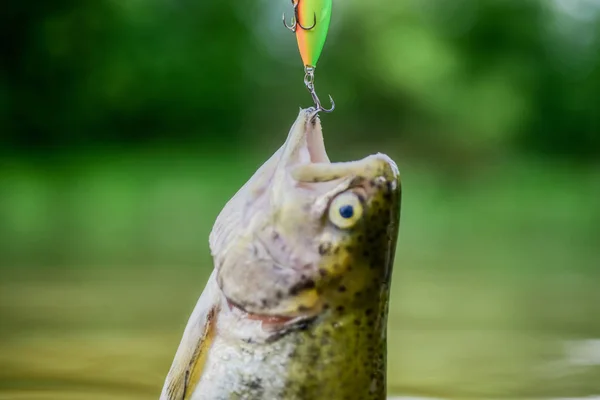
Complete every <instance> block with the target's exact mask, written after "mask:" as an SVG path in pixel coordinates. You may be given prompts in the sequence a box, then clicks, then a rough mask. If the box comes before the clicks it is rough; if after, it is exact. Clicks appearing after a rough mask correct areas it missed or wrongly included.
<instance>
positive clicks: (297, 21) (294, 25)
mask: <svg viewBox="0 0 600 400" xmlns="http://www.w3.org/2000/svg"><path fill="white" fill-rule="evenodd" d="M292 4H293V5H294V16H293V17H292V23H291V24H290V25H288V24H287V22H286V20H285V13H283V25H284V26H285V27H286V28H288V29H289V30H290V31H292V32H296V29H297V28H298V27H300V28H302V29H303V30H305V31H310V30H311V29H313V28H314V27H315V26H317V13H316V12H315V13H313V24H312V25H311V26H304V25H302V23H300V15H299V11H298V6H299V5H300V0H298V1H295V2H294V1H293V0H292Z"/></svg>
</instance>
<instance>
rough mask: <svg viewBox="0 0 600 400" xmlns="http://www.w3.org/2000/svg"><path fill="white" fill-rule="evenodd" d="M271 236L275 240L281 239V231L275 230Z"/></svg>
mask: <svg viewBox="0 0 600 400" xmlns="http://www.w3.org/2000/svg"><path fill="white" fill-rule="evenodd" d="M271 237H272V238H273V240H277V239H279V233H278V232H275V231H274V232H273V233H272V234H271Z"/></svg>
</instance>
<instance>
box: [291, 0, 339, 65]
mask: <svg viewBox="0 0 600 400" xmlns="http://www.w3.org/2000/svg"><path fill="white" fill-rule="evenodd" d="M295 4H297V7H298V10H297V11H298V21H299V24H300V26H298V27H297V28H296V40H297V41H298V49H299V50H300V56H301V57H302V62H303V63H304V66H308V67H316V66H317V62H318V61H319V57H320V56H321V52H322V51H323V47H324V46H325V41H326V39H327V33H328V32H329V24H330V22H331V10H332V8H333V1H332V0H296V2H295ZM312 25H314V26H312ZM302 26H304V27H311V26H312V28H310V29H303V28H302Z"/></svg>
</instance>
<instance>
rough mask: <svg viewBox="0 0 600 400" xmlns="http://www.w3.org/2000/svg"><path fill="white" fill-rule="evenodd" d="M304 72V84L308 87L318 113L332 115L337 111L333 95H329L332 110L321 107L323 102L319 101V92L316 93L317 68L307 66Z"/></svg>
mask: <svg viewBox="0 0 600 400" xmlns="http://www.w3.org/2000/svg"><path fill="white" fill-rule="evenodd" d="M304 71H305V72H306V74H305V75H304V84H305V85H306V88H307V89H308V91H309V92H310V95H311V97H312V99H313V102H314V103H315V108H316V112H319V111H322V112H326V113H330V112H332V111H333V110H335V102H334V101H333V98H332V97H331V95H329V101H330V102H331V108H330V109H327V108H323V106H322V105H321V100H319V96H317V92H316V91H315V67H313V66H310V65H307V66H306V67H304Z"/></svg>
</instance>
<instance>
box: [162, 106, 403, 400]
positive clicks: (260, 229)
mask: <svg viewBox="0 0 600 400" xmlns="http://www.w3.org/2000/svg"><path fill="white" fill-rule="evenodd" d="M400 202H401V187H400V177H399V172H398V169H397V167H396V164H395V163H394V162H393V161H392V160H391V159H390V158H389V157H388V156H386V155H383V154H375V155H372V156H368V157H366V158H364V159H362V160H358V161H352V162H344V163H331V162H330V161H329V158H328V156H327V154H326V152H325V148H324V145H323V138H322V131H321V125H320V121H319V120H318V118H317V117H316V115H315V113H314V110H312V109H308V110H301V111H300V114H299V115H298V118H297V120H296V122H295V124H294V126H293V127H292V129H291V131H290V134H289V135H288V139H287V140H286V142H285V144H284V145H283V146H282V147H281V148H280V149H279V151H278V152H276V153H275V155H274V156H273V157H271V159H270V160H268V161H267V162H266V163H265V164H264V165H263V167H261V168H260V169H259V170H258V171H257V172H256V173H255V175H254V176H253V177H252V178H251V179H250V180H249V181H248V183H247V184H246V185H244V187H242V188H241V189H240V191H238V193H237V194H236V195H235V196H234V197H233V198H232V199H231V200H230V201H229V202H228V204H227V205H226V206H225V207H224V209H223V211H222V212H221V214H220V215H219V217H218V218H217V222H216V223H215V227H214V228H213V232H212V233H211V238H210V245H211V251H212V254H213V257H214V259H215V270H214V271H213V273H212V275H211V277H210V279H209V281H208V283H207V286H206V288H205V291H204V293H203V295H202V297H204V300H203V298H202V297H201V299H200V301H199V303H198V306H197V307H196V310H195V311H194V314H193V315H192V317H191V318H190V322H189V323H188V327H187V328H186V333H185V334H184V339H183V340H182V343H181V345H180V348H179V350H178V353H177V355H176V357H175V360H174V362H173V366H172V367H171V371H170V372H169V375H168V376H167V380H166V382H165V389H163V394H162V396H161V399H164V400H167V399H168V400H173V399H193V400H204V399H211V400H219V399H223V400H225V399H227V400H229V399H248V400H254V399H256V400H258V399H273V400H275V399H282V400H301V399H332V400H337V399H339V400H345V399H357V400H358V399H359V400H369V399H371V400H383V399H385V398H386V352H387V350H386V331H387V315H388V304H389V296H390V284H391V277H392V266H393V263H394V256H395V248H396V241H397V236H398V226H399V216H400ZM349 206H350V208H348V207H349ZM208 296H210V298H209V297H208ZM208 310H212V311H211V312H209V311H208ZM209 317H210V318H209ZM207 327H210V329H208V328H207ZM202 332H204V333H202ZM206 332H210V335H207V334H206ZM198 349H200V351H199V350H198ZM198 354H200V355H203V356H198ZM190 371H191V372H194V373H191V372H190ZM198 371H200V373H198ZM182 377H183V378H182ZM173 382H177V384H173ZM169 388H170V389H169ZM178 388H179V389H180V390H178Z"/></svg>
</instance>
